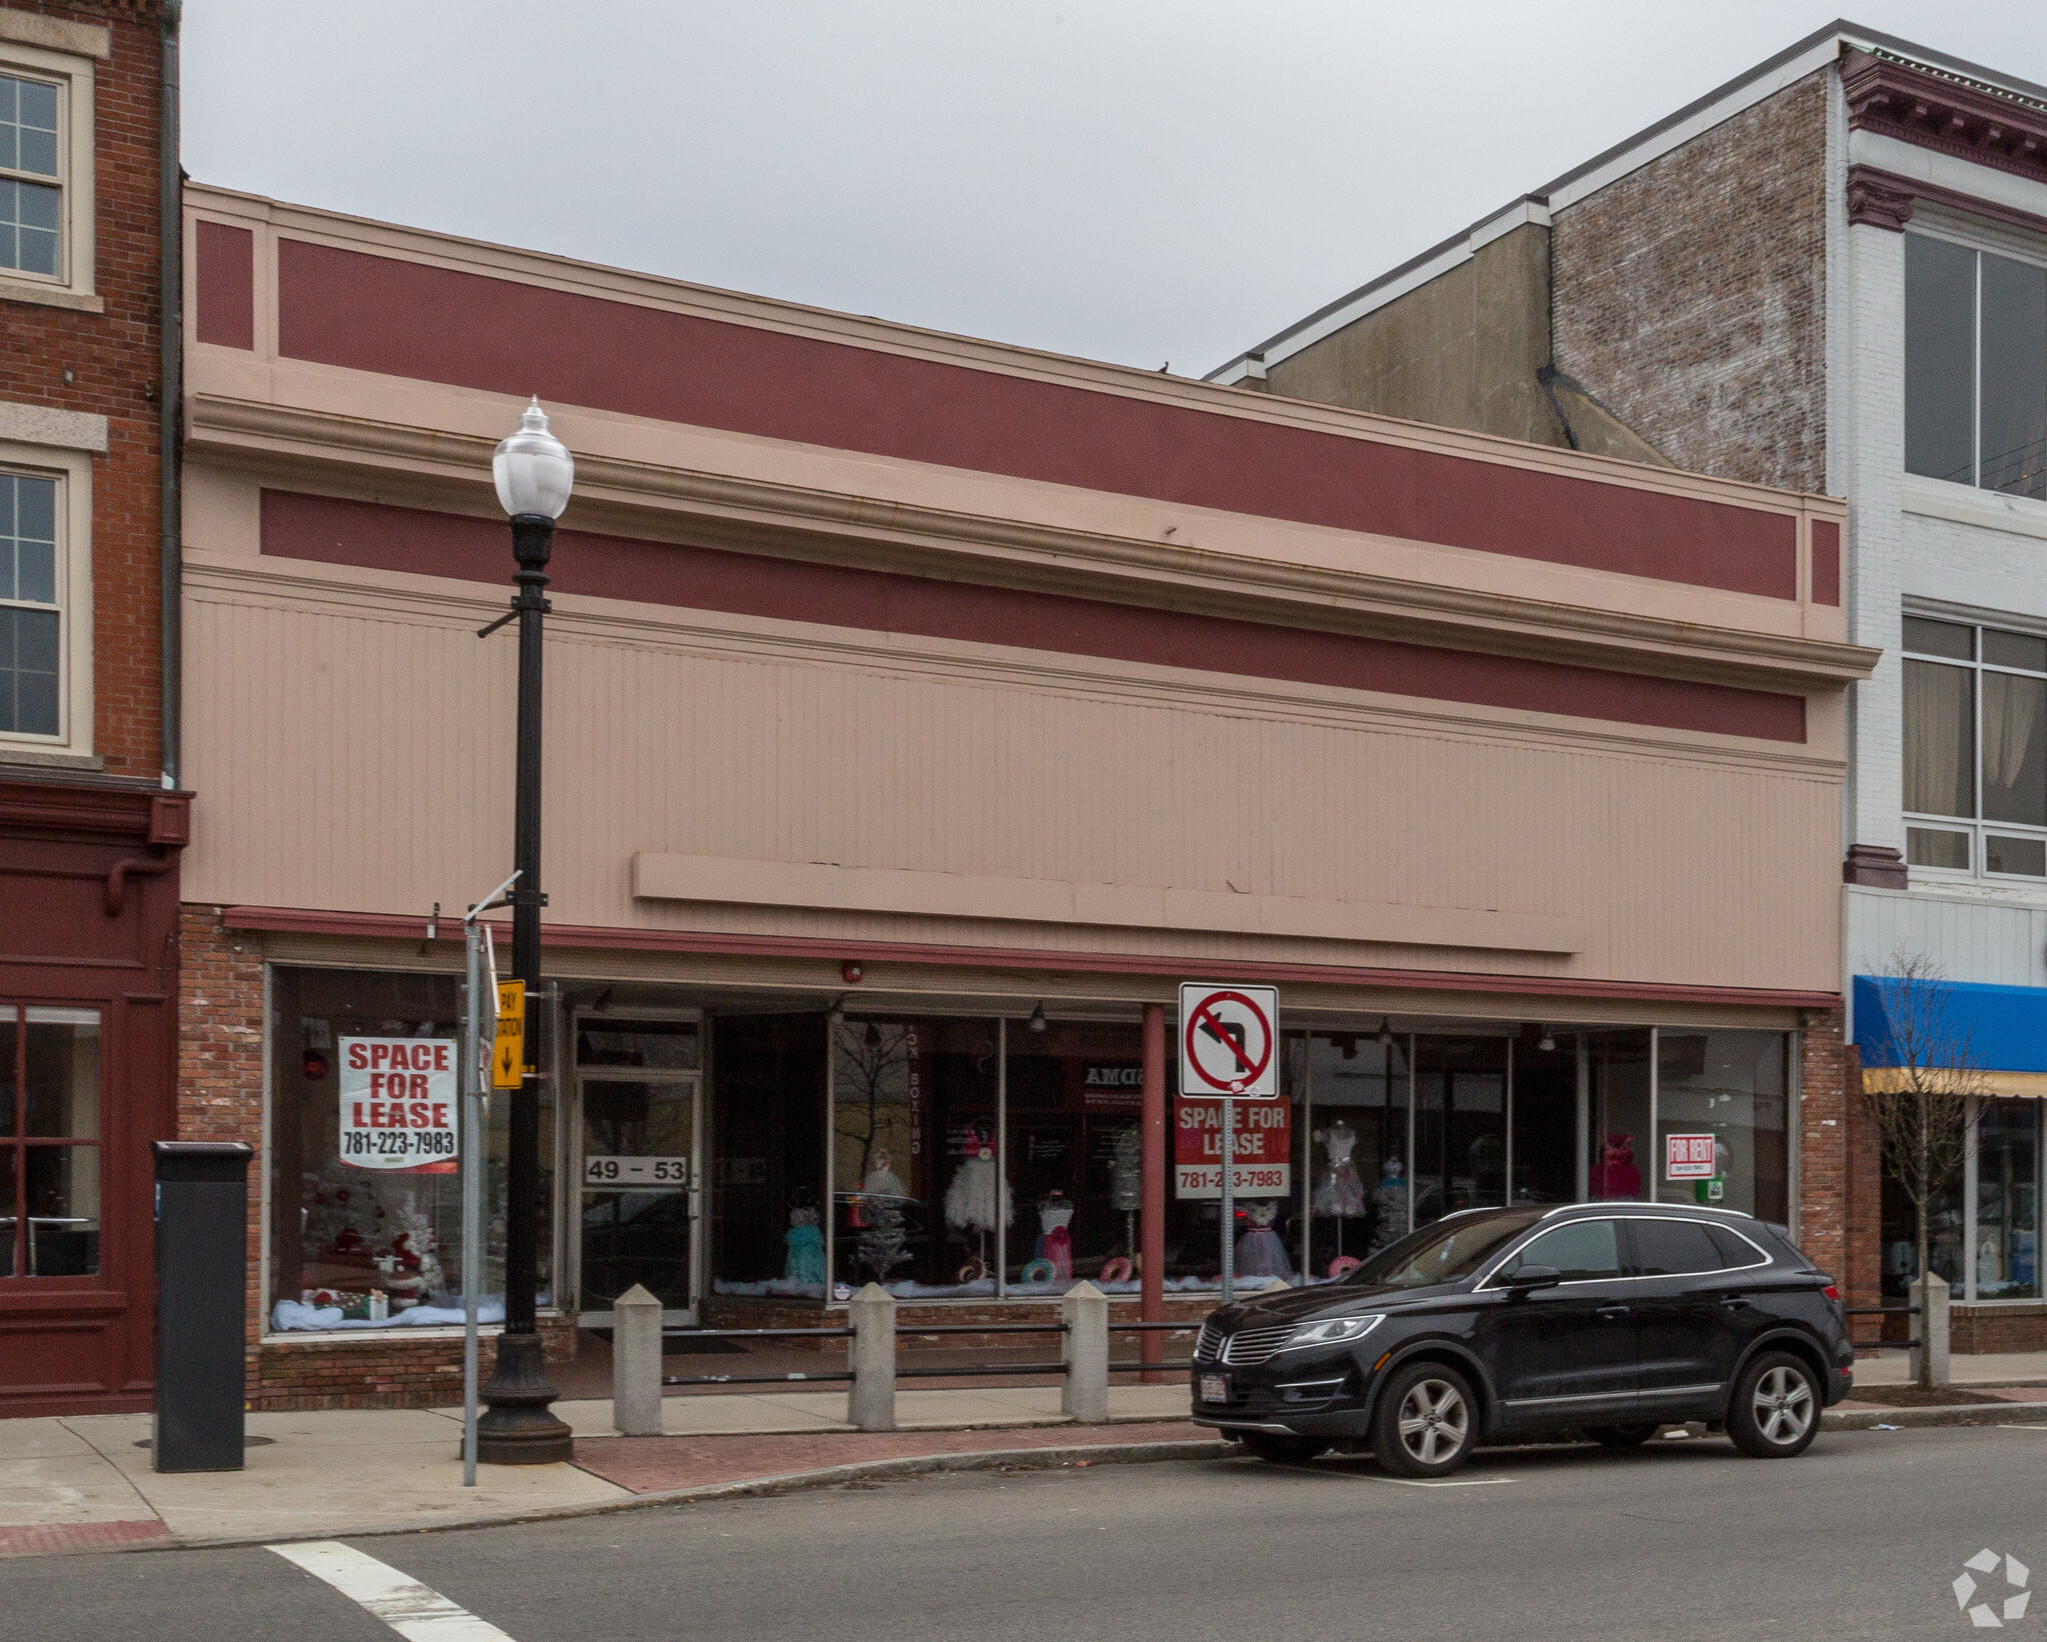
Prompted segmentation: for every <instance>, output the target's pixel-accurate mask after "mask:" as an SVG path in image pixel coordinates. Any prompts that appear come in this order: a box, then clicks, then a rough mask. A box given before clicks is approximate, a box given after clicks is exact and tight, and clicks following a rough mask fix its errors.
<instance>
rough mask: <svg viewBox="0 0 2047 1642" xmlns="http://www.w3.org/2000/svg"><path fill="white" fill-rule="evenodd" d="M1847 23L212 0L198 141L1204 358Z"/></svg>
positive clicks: (201, 39) (423, 195) (1908, 22)
mask: <svg viewBox="0 0 2047 1642" xmlns="http://www.w3.org/2000/svg"><path fill="white" fill-rule="evenodd" d="M1837 3H1838V0H1837ZM1836 15H1837V13H1836V12H1835V11H1834V10H1833V9H1831V6H1830V5H1828V4H1807V3H1805V0H1691V3H1684V4H1679V3H1676V0H1629V3H1623V4H1613V3H1608V0H1572V3H1563V0H1514V3H1501V0H1485V3H1479V0H1471V3H1464V4H1455V3H1447V0H1421V3H1417V0H1403V3H1398V4H1385V3H1381V0H1348V3H1339V0H1263V3H1255V0H1236V3H1228V0H1116V3H1107V0H1046V3H1037V0H943V3H940V0H924V3H916V0H825V3H811V0H804V3H795V0H788V3H784V0H733V3H728V4H699V3H694V0H569V3H566V4H564V3H561V0H556V3H553V4H539V3H531V0H487V3H486V0H352V3H350V4H346V5H336V4H333V3H332V0H320V3H318V4H315V3H312V0H187V4H186V8H185V59H184V72H185V98H186V100H185V167H186V169H187V170H188V171H189V172H190V173H191V175H192V176H193V177H194V178H195V179H197V180H198V181H201V182H207V183H217V184H221V185H224V186H226V187H230V188H239V189H246V190H248V191H250V192H253V193H258V194H267V195H270V196H272V197H275V198H279V199H284V200H289V201H292V202H294V203H299V204H306V205H317V206H324V207H327V208H330V209H334V210H339V211H347V212H353V213H357V214H360V215H363V216H369V217H377V218H382V219H384V220H387V221H391V222H400V223H407V224H412V225H416V226H419V227H424V228H434V229H441V230H446V231H450V232H453V233H458V234H466V235H472V236H475V237H477V238H481V239H488V240H497V241H501V242H504V243H507V244H512V245H520V246H529V247H534V248H537V249H541V250H547V251H555V252H561V253H563V254H565V255H568V256H574V257H581V258H585V259H588V260H590V261H594V262H603V263H612V264H617V265H619V266H622V267H628V268H636V269H645V270H648V271H651V272H654V273H660V274H669V275H674V276H677V277H679V278H682V279H689V280H696V281H699V282H702V283H704V284H709V285H719V286H726V287H729V288H732V289H735V290H742V291H753V292H760V293H763V294H766V295H770V296H776V297H785V298H789V299H792V300H795V301H798V302H808V303H814V304H817V305H819V306H822V307H827V308H839V309H846V310H849V311H851V312H855V313H865V314H877V315H880V316H882V317H884V318H887V319H895V320H904V321H907V322H909V323H912V324H916V325H925V326H931V327H934V328H936V329H940V330H948V331H960V332H965V333H968V334H971V335H976V336H985V337H993V338H997V339H999V340H1002V341H1006V342H1019V343H1025V344H1028V345H1030V346H1034V347H1041V348H1050V349H1055V350H1057V351H1060V352H1063V353H1072V354H1083V355H1087V356H1090V357H1093V358H1099V359H1111V360H1118V361H1122V362H1124V363H1126V364H1132V365H1141V366H1145V367H1147V368H1156V367H1158V366H1159V365H1161V364H1163V363H1165V362H1166V361H1168V360H1170V361H1171V362H1172V366H1173V369H1174V371H1175V372H1176V373H1183V374H1187V375H1195V376H1198V375H1200V374H1201V373H1202V372H1204V371H1206V370H1209V369H1211V368H1212V367H1214V366H1216V365H1218V364H1220V363H1222V362H1223V361H1224V360H1226V359H1228V358H1230V357H1232V356H1234V355H1235V354H1237V353H1239V352H1241V351H1242V350H1243V349H1244V348H1246V347H1248V346H1250V345H1251V344H1253V343H1255V342H1257V341H1258V340H1260V339H1261V338H1263V337H1265V336H1267V335H1269V334H1270V333H1272V332H1273V331H1276V330H1278V329H1280V328H1281V327H1282V326H1284V325H1286V324H1287V323H1289V322H1290V321H1292V320H1294V319H1297V318H1299V317H1300V316H1301V315H1302V314H1304V313H1307V312H1308V311H1310V310H1311V309H1313V308H1316V307H1319V306H1320V305H1321V304H1323V303H1324V302H1327V301H1328V300H1330V299H1331V298H1332V297H1335V296H1338V295H1340V294H1342V293H1343V292H1344V291H1347V290H1349V289H1351V288H1352V287H1354V286H1356V285H1359V284H1362V283H1363V282H1364V281H1365V280H1366V279H1369V278H1371V277H1372V276H1373V275H1375V274H1377V273H1380V272H1383V271H1384V270H1385V269H1387V268H1389V267H1391V266H1392V265H1393V264H1395V263H1397V262H1399V261H1401V260H1402V259H1404V258H1406V257H1408V256H1411V255H1413V254H1414V253H1415V252H1416V251H1419V250H1421V249H1423V248H1424V247H1426V246H1428V245H1431V244H1433V243H1434V242H1435V241H1437V240H1439V239H1442V238H1444V237H1445V236H1446V235H1448V234H1451V233H1453V232H1455V231H1457V230H1458V229H1461V228H1463V227H1465V226H1466V225H1467V224H1469V223H1470V222H1471V221H1473V220H1474V219H1475V218H1478V217H1480V216H1483V215H1484V214H1486V213H1487V212H1489V211H1491V210H1493V209H1494V208H1495V207H1497V206H1499V205H1501V204H1503V203H1505V202H1506V201H1507V200H1509V199H1512V198H1513V197H1515V196H1516V195H1518V194H1521V193H1524V192H1526V191H1527V190H1529V189H1531V188H1534V187H1536V186H1538V185H1539V184H1541V183H1543V182H1546V181H1547V180H1549V179H1550V178H1551V177H1553V176H1555V175H1556V174H1557V173H1559V172H1562V171H1565V170H1568V169H1569V168H1570V167H1572V166H1573V165H1576V164H1577V163H1579V162H1580V161H1581V160H1584V159H1588V158H1590V157H1591V156H1592V155H1593V154H1595V153H1597V152H1598V151H1599V150H1600V149H1602V148H1605V147H1607V146H1608V145H1610V144H1612V143H1614V142H1617V141H1619V140H1620V139H1622V138H1624V137H1626V136H1628V135H1630V134H1631V133H1633V132H1635V131H1637V130H1639V129H1641V128H1642V127H1643V126H1645V125H1648V124H1650V123H1652V122H1653V121H1655V120H1657V119H1658V118H1660V117H1661V116H1663V115H1664V114H1667V113H1669V112H1671V111H1672V110H1674V109H1676V108H1678V107H1680V106H1681V105H1682V104H1684V103H1686V102H1688V101H1690V100H1691V99H1692V98H1694V97H1697V96H1699V95H1700V94H1701V93H1703V92H1706V91H1708V90H1710V89H1712V87H1714V86H1716V85H1718V84H1720V83H1721V82H1722V81H1724V80H1727V79H1730V78H1732V77H1733V76H1734V75H1736V74H1739V73H1740V72H1741V71H1742V70H1743V69H1745V68H1747V67H1749V66H1751V65H1752V64H1754V63H1757V62H1759V61H1761V60H1762V59H1763V58H1765V57H1767V56H1770V55H1771V54H1773V53H1775V52H1777V51H1779V50H1781V49H1782V48H1784V47H1785V46H1788V45H1790V44H1791V43H1792V42H1793V41H1794V40H1796V39H1798V38H1800V37H1801V36H1803V35H1805V34H1809V33H1811V32H1812V31H1814V30H1815V29H1818V28H1821V27H1823V26H1824V25H1826V24H1827V23H1829V22H1830V21H1832V20H1833V18H1834V17H1835V16H1836ZM1854 17H1855V21H1856V22H1858V23H1860V24H1862V25H1864V26H1866V27H1869V28H1873V29H1877V30H1880V31H1882V32H1885V33H1889V34H1894V35H1899V36H1902V37H1903V38H1905V39H1908V40H1912V41H1915V42H1917V43H1919V44H1921V45H1924V46H1927V47H1930V48H1933V49H1936V50H1940V51H1945V52H1947V53H1949V54H1951V55H1953V56H1957V57H1961V58H1964V59H1967V60H1969V61H1972V62H1977V63H1981V64H1984V65H1986V66H1989V67H1991V68H1994V69H1996V70H1999V71H2001V72H2004V73H2008V74H2013V75H2017V76H2019V77H2021V78H2024V79H2028V80H2032V81H2035V82H2047V5H2043V4H2042V0H2011V3H2006V0H1945V3H1920V0H1863V3H1862V4H1860V6H1859V7H1858V9H1857V11H1856V12H1855V13H1854Z"/></svg>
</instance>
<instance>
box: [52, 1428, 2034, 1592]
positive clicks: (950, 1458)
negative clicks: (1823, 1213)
mask: <svg viewBox="0 0 2047 1642" xmlns="http://www.w3.org/2000/svg"><path fill="white" fill-rule="evenodd" d="M2033 1421H2038V1422H2040V1423H2042V1424H2047V1402H2039V1403H1964V1404H1959V1405H1956V1406H1953V1407H1948V1408H1858V1409H1846V1410H1844V1409H1839V1408H1833V1409H1829V1410H1827V1411H1826V1413H1824V1414H1823V1415H1822V1416H1821V1417H1820V1429H1821V1430H1822V1431H1870V1430H1874V1429H1877V1428H1878V1427H1882V1426H1892V1427H1898V1428H1907V1427H1915V1428H1916V1427H1928V1426H1971V1425H2005V1424H2015V1423H2020V1422H2028V1423H2030V1422H2033ZM1240 1452H1241V1450H1240V1449H1238V1448H1237V1446H1236V1445H1235V1444H1233V1443H1227V1442H1223V1441H1221V1440H1220V1439H1214V1438H1200V1439H1194V1440H1181V1441H1175V1442H1129V1443H1102V1444H1094V1445H1091V1444H1085V1443H1075V1444H1071V1445H1068V1446H1065V1447H1060V1448H987V1449H977V1450H972V1451H969V1452H966V1453H959V1454H916V1455H908V1456H905V1457H903V1458H899V1459H886V1460H856V1461H853V1462H851V1463H849V1464H846V1465H827V1466H821V1467H819V1468H818V1469H816V1470H812V1471H787V1472H782V1473H779V1474H777V1475H774V1476H766V1477H744V1478H741V1479H739V1480H737V1481H734V1482H715V1483H704V1484H700V1485H698V1486H696V1487H692V1488H670V1489H664V1490H662V1491H661V1492H659V1493H653V1494H635V1495H633V1496H632V1497H631V1498H629V1499H615V1500H602V1501H599V1502H597V1503H595V1504H584V1505H559V1506H549V1507H545V1508H543V1509H539V1510H526V1511H500V1512H489V1513H480V1514H478V1515H475V1516H468V1517H459V1518H455V1519H452V1520H450V1521H446V1522H410V1523H397V1524H393V1523H375V1524H369V1525H366V1526H363V1527H359V1528H323V1529H320V1530H318V1531H315V1532H307V1533H281V1534H279V1533H271V1534H241V1535H231V1536H223V1537H216V1538H205V1539H185V1538H180V1537H178V1536H176V1535H170V1536H167V1537H165V1538H162V1539H152V1540H141V1541H137V1542H136V1543H134V1544H130V1545H109V1546H93V1547H90V1548H81V1549H80V1550H79V1551H75V1552H50V1553H46V1554H49V1555H82V1554H93V1555H102V1556H104V1555H116V1554H118V1555H123V1556H134V1555H145V1554H150V1553H160V1552H164V1551H211V1550H231V1549H236V1548H239V1547H243V1546H249V1545H289V1544H293V1543H295V1542H299V1541H307V1540H322V1539H388V1538H391V1537H394V1536H396V1535H399V1534H446V1533H455V1532H460V1531H463V1530H467V1529H472V1528H509V1527H513V1526H515V1525H517V1524H519V1523H524V1522H564V1521H569V1520H573V1519H575V1518H578V1517H596V1516H610V1515H613V1514H614V1513H617V1512H621V1511H641V1510H647V1509H649V1508H652V1507H656V1506H663V1505H696V1504H704V1503H708V1502H711V1501H715V1500H723V1499H749V1498H766V1497H769V1496H773V1495H779V1494H796V1493H804V1492H807V1491H809V1490H812V1489H818V1488H831V1487H836V1486H838V1485H839V1484H842V1483H848V1482H863V1481H870V1480H873V1481H879V1480H883V1479H886V1478H889V1477H914V1476H928V1475H931V1474H934V1473H939V1472H947V1471H993V1470H999V1469H1002V1468H1004V1467H1009V1468H1012V1469H1016V1470H1028V1471H1053V1470H1058V1469H1060V1468H1062V1467H1064V1466H1069V1465H1076V1464H1079V1463H1081V1462H1083V1461H1085V1462H1086V1463H1087V1464H1090V1465H1141V1464H1146V1463H1150V1462H1154V1461H1160V1460H1203V1459H1228V1458H1233V1457H1235V1456H1236V1455H1237V1454H1238V1453H1240Z"/></svg>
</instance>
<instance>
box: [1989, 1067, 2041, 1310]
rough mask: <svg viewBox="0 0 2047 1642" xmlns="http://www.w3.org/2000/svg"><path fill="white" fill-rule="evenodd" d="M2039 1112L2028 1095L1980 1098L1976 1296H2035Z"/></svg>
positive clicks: (2037, 1286)
mask: <svg viewBox="0 0 2047 1642" xmlns="http://www.w3.org/2000/svg"><path fill="white" fill-rule="evenodd" d="M2039 1158H2040V1115H2039V1107H2038V1106H2037V1105H2036V1104H2035V1103H2034V1102H2032V1101H2030V1100H1986V1101H1984V1102H1983V1103H1982V1111H1981V1115H1980V1116H1979V1117H1978V1118H1977V1120H1976V1298H1977V1299H1979V1300H2034V1299H2038V1298H2039V1295H2040V1273H2039V1254H2038V1247H2039V1244H2038V1237H2039V1227H2040V1194H2039Z"/></svg>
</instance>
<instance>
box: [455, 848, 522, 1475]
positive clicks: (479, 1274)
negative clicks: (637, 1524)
mask: <svg viewBox="0 0 2047 1642" xmlns="http://www.w3.org/2000/svg"><path fill="white" fill-rule="evenodd" d="M518 876H519V875H518V874H517V873H516V872H515V873H513V874H512V876H511V877H510V878H507V879H506V880H505V881H504V882H503V883H502V884H500V885H498V887H497V888H496V889H494V890H492V891H491V892H490V894H488V895H486V896H485V897H484V898H483V899H482V900H481V901H479V902H477V904H476V905H475V906H473V907H471V908H470V909H469V915H468V916H467V917H466V918H464V919H463V920H462V938H463V956H464V959H465V962H466V965H467V971H468V982H469V987H468V996H467V998H466V1000H465V1002H464V1007H463V1011H462V1015H463V1019H462V1045H461V1049H462V1486H463V1487H464V1488H474V1487H475V1486H476V1397H477V1362H476V1355H477V1353H476V1307H477V1301H478V1298H479V1296H478V1291H479V1290H480V1289H481V1288H482V1287H483V1172H484V1168H485V1161H486V1160H485V1157H484V1135H485V1127H484V1099H485V1096H484V1092H483V1086H484V1068H485V1067H486V1066H487V1065H488V1064H489V1051H488V1050H486V1049H485V1048H484V1039H485V1037H486V1036H487V1035H489V1034H492V1033H494V1032H495V1030H496V1024H497V1012H498V1009H497V1004H498V995H497V986H496V982H497V964H496V962H495V961H494V960H493V961H492V962H491V964H490V966H489V967H490V975H489V977H488V979H486V977H485V975H484V949H485V947H486V945H487V944H488V943H489V941H490V930H489V929H488V928H487V927H486V926H484V925H482V924H479V923H478V922H477V921H476V920H477V918H478V917H479V915H481V914H482V913H485V912H488V911H489V910H490V909H491V908H492V907H494V906H502V905H504V894H505V891H506V890H508V889H510V888H511V887H512V884H513V882H514V880H516V879H517V878H518ZM486 988H488V990H486Z"/></svg>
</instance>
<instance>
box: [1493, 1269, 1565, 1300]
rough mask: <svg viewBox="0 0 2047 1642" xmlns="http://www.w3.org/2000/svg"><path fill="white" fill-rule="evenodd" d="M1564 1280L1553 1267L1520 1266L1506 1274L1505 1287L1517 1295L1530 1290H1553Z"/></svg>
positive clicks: (1562, 1275) (1561, 1274) (1560, 1273)
mask: <svg viewBox="0 0 2047 1642" xmlns="http://www.w3.org/2000/svg"><path fill="white" fill-rule="evenodd" d="M1563 1280H1564V1274H1563V1273H1562V1272H1560V1271H1558V1270H1557V1268H1556V1267H1555V1266H1520V1267H1517V1268H1516V1269H1515V1270H1514V1271H1513V1272H1511V1273H1509V1274H1508V1277H1507V1287H1508V1288H1509V1289H1511V1290H1513V1291H1514V1292H1515V1293H1517V1294H1526V1293H1527V1292H1528V1291H1529V1290H1530V1289H1553V1288H1555V1287H1556V1286H1557V1284H1559V1283H1561V1282H1562V1281H1563Z"/></svg>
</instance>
